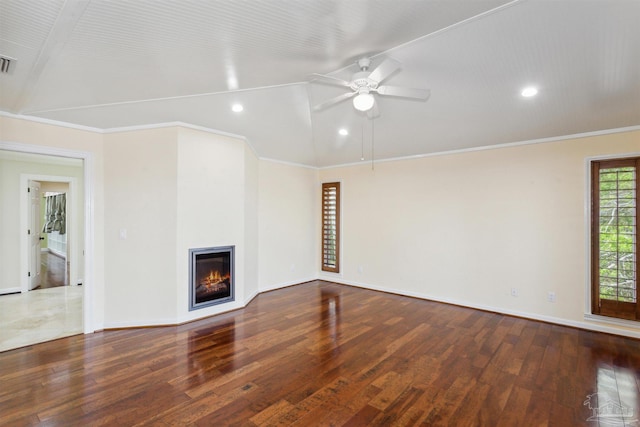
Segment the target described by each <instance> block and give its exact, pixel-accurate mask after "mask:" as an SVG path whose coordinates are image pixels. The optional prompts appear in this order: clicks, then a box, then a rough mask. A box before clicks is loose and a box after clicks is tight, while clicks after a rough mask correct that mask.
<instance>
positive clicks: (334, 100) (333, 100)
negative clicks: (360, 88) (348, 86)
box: [313, 92, 356, 111]
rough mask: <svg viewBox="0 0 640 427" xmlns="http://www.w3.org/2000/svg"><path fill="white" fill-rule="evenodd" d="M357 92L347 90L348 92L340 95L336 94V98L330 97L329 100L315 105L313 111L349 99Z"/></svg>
mask: <svg viewBox="0 0 640 427" xmlns="http://www.w3.org/2000/svg"><path fill="white" fill-rule="evenodd" d="M355 94H356V93H355V92H346V93H343V94H342V95H338V96H336V97H334V98H331V99H329V100H328V101H324V102H323V103H321V104H318V105H316V106H315V107H313V111H320V110H323V109H325V108H327V107H330V106H332V105H334V104H337V103H339V102H342V101H344V100H345V99H349V98H351V97H352V96H353V95H355Z"/></svg>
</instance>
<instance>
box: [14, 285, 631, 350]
mask: <svg viewBox="0 0 640 427" xmlns="http://www.w3.org/2000/svg"><path fill="white" fill-rule="evenodd" d="M313 280H324V281H327V282H333V283H338V284H341V285H346V286H354V287H357V288H363V289H369V290H372V291H379V292H385V293H389V294H395V295H402V296H406V297H411V298H419V299H423V300H428V301H434V302H441V303H445V304H452V305H457V306H460V307H467V308H472V309H476V310H482V311H488V312H492V313H498V314H504V315H507V316H514V317H520V318H523V319H529V320H536V321H540V322H545V323H552V324H556V325H561V326H568V327H572V328H578V329H584V330H589V331H594V332H603V333H607V334H612V335H621V336H626V337H630V338H639V339H640V325H639V328H638V330H637V331H634V330H629V329H622V328H621V327H624V326H626V327H633V326H635V325H633V324H632V323H631V322H624V324H619V322H616V321H613V320H612V321H607V320H606V319H600V318H590V317H589V316H588V315H586V314H585V321H573V320H568V319H563V318H560V317H554V316H545V315H541V314H537V313H530V312H524V311H518V310H505V309H503V308H499V307H494V306H489V305H484V304H474V303H470V302H468V301H462V300H457V299H453V298H442V297H436V296H433V295H427V294H422V293H417V292H406V291H400V290H398V289H391V288H386V287H382V286H373V285H369V284H366V283H360V282H355V281H350V280H343V279H342V278H339V277H336V276H331V277H326V276H324V275H320V276H318V277H313V278H308V279H306V280H296V281H291V282H284V283H280V284H277V285H269V286H266V287H263V288H261V289H260V290H259V291H256V292H253V293H252V294H251V295H249V296H248V297H247V298H245V301H244V303H243V304H242V305H240V306H237V305H236V306H233V307H229V309H228V310H224V311H221V312H218V313H214V314H207V315H204V316H202V317H198V318H180V319H153V320H151V319H150V320H146V321H141V320H137V321H135V322H107V323H105V327H104V329H124V328H144V327H161V326H176V325H181V324H184V323H189V322H195V321H198V320H202V319H205V318H208V317H215V316H217V315H220V314H224V313H227V312H229V311H234V310H238V309H241V308H245V307H246V306H247V305H248V304H249V303H250V302H251V301H253V299H254V298H255V297H257V296H258V295H260V294H261V293H263V292H270V291H274V290H278V289H282V288H287V287H290V286H296V285H300V284H302V283H307V282H310V281H313ZM18 291H19V289H18ZM594 322H599V323H594ZM600 322H601V323H600ZM602 323H605V324H602ZM606 323H609V325H607V324H606ZM616 325H619V326H621V327H616Z"/></svg>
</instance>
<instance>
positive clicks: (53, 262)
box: [38, 252, 69, 289]
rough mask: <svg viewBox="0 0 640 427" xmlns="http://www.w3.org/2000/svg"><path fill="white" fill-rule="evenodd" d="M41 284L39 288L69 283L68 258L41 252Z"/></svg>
mask: <svg viewBox="0 0 640 427" xmlns="http://www.w3.org/2000/svg"><path fill="white" fill-rule="evenodd" d="M40 276H41V277H40V286H38V289H47V288H56V287H58V286H66V285H68V284H69V263H68V262H67V260H66V259H64V258H62V257H59V256H57V255H54V254H52V253H51V252H42V253H41V254H40Z"/></svg>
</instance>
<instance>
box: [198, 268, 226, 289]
mask: <svg viewBox="0 0 640 427" xmlns="http://www.w3.org/2000/svg"><path fill="white" fill-rule="evenodd" d="M230 277H231V276H230V275H229V274H225V275H224V276H222V275H221V274H220V272H219V271H218V270H215V271H214V270H211V271H209V274H208V275H207V276H205V278H204V279H202V280H201V281H200V284H201V285H203V286H205V287H206V288H207V289H209V290H212V291H217V290H224V289H226V288H227V284H226V283H225V280H227V279H229V278H230Z"/></svg>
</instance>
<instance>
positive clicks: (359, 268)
mask: <svg viewBox="0 0 640 427" xmlns="http://www.w3.org/2000/svg"><path fill="white" fill-rule="evenodd" d="M363 271H364V270H363V268H362V266H361V265H359V266H358V273H360V274H362V272H363Z"/></svg>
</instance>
